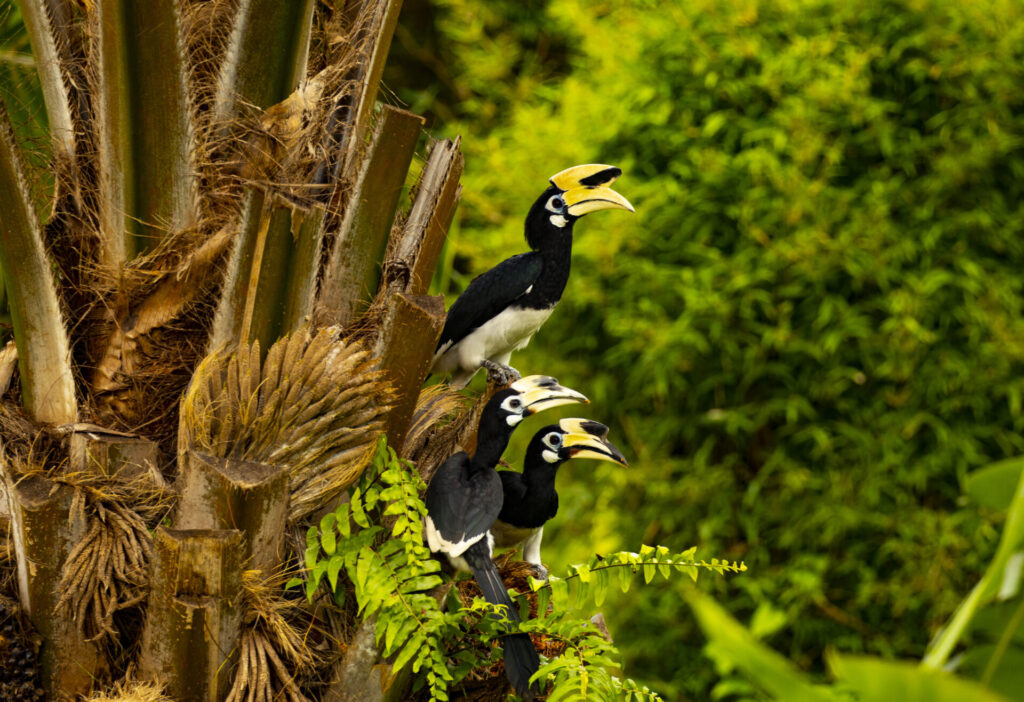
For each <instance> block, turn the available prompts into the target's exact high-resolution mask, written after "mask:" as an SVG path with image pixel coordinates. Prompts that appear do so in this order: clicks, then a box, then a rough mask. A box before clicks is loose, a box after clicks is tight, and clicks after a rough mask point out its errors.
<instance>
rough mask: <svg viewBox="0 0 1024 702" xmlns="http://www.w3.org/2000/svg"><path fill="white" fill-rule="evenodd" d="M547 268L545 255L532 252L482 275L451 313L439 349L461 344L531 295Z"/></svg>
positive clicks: (509, 259) (462, 296)
mask: <svg viewBox="0 0 1024 702" xmlns="http://www.w3.org/2000/svg"><path fill="white" fill-rule="evenodd" d="M543 266H544V264H543V262H542V259H541V255H540V254H539V253H537V252H536V251H528V252H526V253H522V254H518V255H517V256H513V257H512V258H506V259H505V260H504V261H502V262H501V263H499V264H498V265H496V266H495V267H494V268H492V269H491V270H489V271H487V272H486V273H481V274H480V275H478V276H477V277H476V278H474V279H473V280H472V282H471V283H470V284H469V285H468V286H467V287H466V290H465V291H464V292H463V293H462V294H461V295H459V299H457V300H456V301H455V303H454V304H453V305H452V306H451V309H449V310H448V319H447V320H446V321H445V323H444V329H443V330H442V331H441V338H440V340H439V341H438V342H437V349H438V350H440V349H443V348H445V347H446V346H450V345H452V344H457V343H458V342H460V341H462V340H463V339H465V338H466V337H467V336H469V334H470V333H472V331H473V330H474V329H476V328H478V327H480V326H481V325H483V323H484V322H486V321H487V320H489V319H493V318H494V317H497V316H498V315H499V314H500V313H501V311H502V310H504V309H505V308H506V307H508V306H509V305H511V304H512V303H513V302H515V301H516V299H517V298H519V297H522V296H523V295H525V294H527V290H529V288H530V287H531V286H532V285H533V284H534V283H535V282H537V278H539V277H540V273H541V269H542V268H543Z"/></svg>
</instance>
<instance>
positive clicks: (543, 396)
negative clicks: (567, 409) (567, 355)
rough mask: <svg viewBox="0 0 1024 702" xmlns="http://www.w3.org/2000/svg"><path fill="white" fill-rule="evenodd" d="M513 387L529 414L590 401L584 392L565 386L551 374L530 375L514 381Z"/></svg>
mask: <svg viewBox="0 0 1024 702" xmlns="http://www.w3.org/2000/svg"><path fill="white" fill-rule="evenodd" d="M511 387H512V389H513V390H515V391H516V392H518V393H519V397H520V399H521V400H522V401H523V406H524V407H525V408H526V411H527V414H536V413H537V412H540V411H542V410H546V409H551V408H552V407H558V406H560V405H569V404H573V403H579V404H587V403H589V402H590V400H588V399H587V398H586V396H585V395H583V394H582V393H579V392H576V391H575V390H573V389H572V388H567V387H563V386H561V385H559V384H558V381H557V380H555V379H554V378H552V377H551V376H550V375H528V376H526V377H525V378H520V379H519V380H517V381H516V382H514V383H512V386H511Z"/></svg>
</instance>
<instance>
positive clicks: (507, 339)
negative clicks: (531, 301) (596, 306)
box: [431, 307, 554, 382]
mask: <svg viewBox="0 0 1024 702" xmlns="http://www.w3.org/2000/svg"><path fill="white" fill-rule="evenodd" d="M553 309H554V307H548V308H547V309H543V310H536V309H525V308H522V307H509V308H507V309H505V310H502V312H501V313H500V314H499V315H498V316H496V317H493V318H492V319H489V320H487V321H486V322H484V323H483V324H481V325H480V326H479V327H477V328H476V329H474V330H473V331H472V332H470V334H469V335H468V336H466V337H465V338H464V339H462V340H461V341H459V342H457V343H455V344H451V343H449V344H445V345H444V346H442V347H441V348H439V349H438V350H437V353H436V354H435V355H434V364H433V367H432V368H431V372H433V373H452V372H453V371H457V370H462V371H465V372H466V373H468V374H469V376H470V377H472V374H473V373H475V372H476V370H477V368H479V367H480V364H481V363H483V362H484V361H495V362H497V363H502V364H505V363H507V362H508V356H509V354H511V353H512V352H513V351H517V350H518V349H521V348H523V347H524V346H526V345H527V344H528V343H530V339H531V338H532V337H533V335H534V334H536V333H537V330H538V329H540V328H541V326H543V324H544V322H546V321H547V319H548V317H550V316H551V311H552V310H553ZM467 382H468V378H467Z"/></svg>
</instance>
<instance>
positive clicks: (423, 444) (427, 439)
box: [402, 383, 472, 457]
mask: <svg viewBox="0 0 1024 702" xmlns="http://www.w3.org/2000/svg"><path fill="white" fill-rule="evenodd" d="M471 403H472V400H470V399H469V398H468V397H466V396H465V395H463V394H462V393H461V392H459V391H458V390H456V389H454V388H452V386H451V385H449V384H447V383H438V384H436V385H428V386H427V387H425V388H423V389H422V390H421V391H420V395H419V397H418V398H417V399H416V408H415V409H414V410H413V413H412V420H411V421H410V422H409V431H408V433H406V435H405V443H404V444H403V446H402V454H403V456H406V457H415V456H418V455H421V454H423V455H426V454H425V452H426V450H427V448H428V446H430V447H432V446H433V445H434V444H436V443H437V436H438V433H439V432H440V431H441V430H442V429H443V428H444V427H446V426H448V425H450V424H452V423H453V422H457V421H458V420H459V418H460V417H462V416H463V415H464V414H465V413H466V412H468V411H469V408H470V406H471ZM446 448H447V447H446Z"/></svg>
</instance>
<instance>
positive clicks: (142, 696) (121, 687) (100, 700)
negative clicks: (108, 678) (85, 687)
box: [86, 680, 171, 702]
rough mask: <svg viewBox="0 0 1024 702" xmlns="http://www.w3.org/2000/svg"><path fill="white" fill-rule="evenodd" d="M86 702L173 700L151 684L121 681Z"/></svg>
mask: <svg viewBox="0 0 1024 702" xmlns="http://www.w3.org/2000/svg"><path fill="white" fill-rule="evenodd" d="M86 702H171V698H170V697H167V696H166V695H164V694H163V688H162V687H161V686H159V685H154V684H153V683H151V682H141V681H137V680H121V681H119V682H118V683H117V684H116V685H114V687H112V688H111V689H109V690H105V691H102V692H94V693H92V695H91V696H90V697H89V698H88V699H87V700H86Z"/></svg>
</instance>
